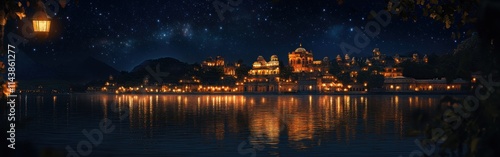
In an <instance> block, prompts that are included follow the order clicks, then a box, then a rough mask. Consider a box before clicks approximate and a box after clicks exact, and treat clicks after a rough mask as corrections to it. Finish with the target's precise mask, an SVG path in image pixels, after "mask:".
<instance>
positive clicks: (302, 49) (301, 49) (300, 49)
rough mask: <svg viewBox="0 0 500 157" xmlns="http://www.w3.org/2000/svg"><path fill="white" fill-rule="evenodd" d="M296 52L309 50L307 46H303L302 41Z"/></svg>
mask: <svg viewBox="0 0 500 157" xmlns="http://www.w3.org/2000/svg"><path fill="white" fill-rule="evenodd" d="M295 52H307V51H306V49H305V48H303V47H302V43H300V46H299V48H297V49H295Z"/></svg>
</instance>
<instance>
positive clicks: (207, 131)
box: [17, 94, 442, 157]
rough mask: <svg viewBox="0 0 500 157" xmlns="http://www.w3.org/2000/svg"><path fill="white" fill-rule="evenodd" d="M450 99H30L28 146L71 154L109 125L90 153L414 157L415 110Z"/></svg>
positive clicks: (23, 136)
mask: <svg viewBox="0 0 500 157" xmlns="http://www.w3.org/2000/svg"><path fill="white" fill-rule="evenodd" d="M441 97H442V96H422V95H419V96H409V95H408V96H395V95H385V96H381V95H373V96H367V95H351V96H342V95H313V96H309V95H295V96H292V95H280V96H278V95H250V96H243V95H234V96H233V95H104V94H102V95H99V94H73V95H56V96H54V95H51V96H36V95H23V96H22V99H21V102H20V103H21V106H20V109H18V111H17V113H18V114H20V116H21V117H22V118H24V119H27V120H22V121H21V122H18V123H24V124H25V126H24V127H22V128H19V131H18V132H19V133H18V141H29V142H30V143H32V145H34V149H35V150H37V151H39V152H43V151H45V150H46V149H52V150H55V151H60V153H63V152H64V153H66V151H65V147H66V146H70V147H71V148H72V149H74V150H77V145H78V143H79V142H81V141H88V139H87V137H86V136H85V135H84V134H83V133H82V130H84V129H85V130H86V131H89V132H90V131H91V130H93V129H99V122H100V121H101V120H103V119H105V118H107V119H109V120H110V122H111V123H107V124H109V125H110V127H111V126H112V127H114V130H112V132H110V133H107V134H106V133H104V134H103V136H102V137H103V138H102V141H101V142H99V143H98V146H92V150H91V151H87V152H90V153H91V154H90V155H89V156H242V157H243V156H247V157H248V156H251V155H253V154H255V155H256V156H394V157H396V156H399V155H404V156H408V154H409V153H410V152H411V151H412V150H414V149H417V146H416V145H415V144H414V143H413V140H415V138H416V137H408V136H406V135H405V134H406V132H407V131H408V129H409V128H411V127H412V125H411V122H412V120H411V115H412V113H413V112H415V111H417V110H423V111H424V112H428V113H431V112H432V110H433V109H434V105H436V104H437V103H438V102H439V100H440V99H441ZM115 108H116V110H114V109H115ZM105 131H106V130H105ZM107 131H111V130H107ZM98 137H99V136H94V138H97V139H98ZM82 148H83V149H82V151H86V150H87V147H82Z"/></svg>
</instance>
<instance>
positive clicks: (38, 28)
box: [33, 11, 50, 33]
mask: <svg viewBox="0 0 500 157" xmlns="http://www.w3.org/2000/svg"><path fill="white" fill-rule="evenodd" d="M33 30H34V31H35V32H36V33H48V32H49V31H50V17H49V16H48V15H47V14H46V13H45V12H44V11H39V12H37V13H35V15H34V16H33Z"/></svg>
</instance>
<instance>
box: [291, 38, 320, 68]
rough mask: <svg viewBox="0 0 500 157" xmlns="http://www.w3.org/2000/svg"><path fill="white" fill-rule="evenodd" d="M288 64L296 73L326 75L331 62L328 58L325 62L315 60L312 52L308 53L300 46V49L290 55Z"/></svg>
mask: <svg viewBox="0 0 500 157" xmlns="http://www.w3.org/2000/svg"><path fill="white" fill-rule="evenodd" d="M288 64H289V65H290V66H291V67H292V68H293V72H294V73H301V72H306V73H312V72H315V71H318V72H323V73H326V72H327V71H328V65H329V64H330V61H329V59H328V57H324V58H323V60H314V55H313V53H312V51H307V50H306V49H305V48H303V47H302V44H300V46H299V48H297V49H295V51H293V52H289V53H288Z"/></svg>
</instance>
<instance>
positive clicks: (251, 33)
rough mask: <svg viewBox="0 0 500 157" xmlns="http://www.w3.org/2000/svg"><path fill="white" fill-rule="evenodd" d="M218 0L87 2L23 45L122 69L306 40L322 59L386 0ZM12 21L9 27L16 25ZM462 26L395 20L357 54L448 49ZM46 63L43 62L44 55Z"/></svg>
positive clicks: (281, 48) (38, 54)
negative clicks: (223, 7) (219, 6)
mask: <svg viewBox="0 0 500 157" xmlns="http://www.w3.org/2000/svg"><path fill="white" fill-rule="evenodd" d="M214 1H220V2H224V3H226V2H227V0H191V1H188V0H184V1H182V0H179V1H177V0H175V1H174V0H169V1H164V0H147V1H131V0H120V1H118V0H111V1H80V2H79V3H78V5H76V4H75V3H74V1H71V2H70V4H69V5H68V6H67V7H66V8H65V9H62V10H60V11H59V12H58V14H57V15H56V16H55V17H53V26H52V32H51V34H50V36H49V37H48V38H46V39H32V40H31V41H30V42H29V43H28V44H27V45H26V46H24V47H22V48H21V49H22V50H23V51H24V52H25V53H26V54H27V55H28V56H30V57H32V59H33V60H44V61H52V62H58V61H62V60H69V59H72V58H81V57H85V56H92V57H95V58H97V59H99V60H101V61H104V62H105V63H107V64H109V65H111V66H113V67H115V68H116V69H118V70H127V71H128V70H131V69H132V68H133V67H134V66H136V65H137V64H139V63H141V62H142V61H144V60H146V59H153V58H160V57H174V58H177V59H179V60H182V61H185V62H189V63H194V62H201V61H202V60H203V59H205V58H207V57H208V56H216V55H221V56H223V57H224V58H226V60H228V61H236V60H238V59H240V58H241V59H243V60H244V61H245V62H246V63H250V62H253V61H254V60H255V59H256V58H257V56H258V55H262V56H264V57H265V58H269V57H270V56H271V55H272V54H277V55H278V56H279V59H280V60H282V61H284V62H285V63H286V60H287V53H288V52H290V51H293V50H295V49H296V48H297V47H298V46H299V43H300V42H302V44H303V46H304V47H305V48H306V49H308V50H312V51H313V52H314V54H315V58H316V59H321V58H323V57H324V56H328V57H330V58H333V57H335V56H336V55H337V54H341V53H342V51H341V49H340V48H339V44H340V43H342V42H345V43H348V44H351V45H354V42H353V41H354V36H355V35H356V32H355V31H354V28H356V27H358V28H361V29H364V26H365V25H366V24H367V23H368V22H370V21H373V19H369V13H370V11H371V10H373V11H376V12H378V11H380V10H383V9H385V7H386V5H387V2H386V1H385V0H377V1H372V0H347V1H346V2H345V3H344V4H342V5H339V4H338V3H337V1H333V0H325V1H306V0H303V1H299V0H286V1H284V0H273V1H271V0H255V1H250V0H242V1H241V3H240V4H238V5H237V6H236V5H233V6H231V7H233V9H234V10H233V11H232V12H230V11H226V12H225V13H224V14H223V17H224V18H225V19H224V20H222V21H221V20H220V18H219V16H218V13H217V12H216V9H215V8H214V6H213V2H214ZM15 29H16V28H15V26H14V27H13V26H12V24H11V25H10V27H8V28H7V29H6V31H7V32H8V31H16V30H15ZM452 30H453V31H457V30H456V29H454V28H451V29H444V24H442V23H438V22H434V21H433V20H430V19H428V17H418V19H417V21H416V22H414V21H413V20H412V21H402V20H401V19H400V18H398V17H396V16H392V20H391V23H390V24H389V25H388V26H387V27H382V28H381V33H380V34H379V35H378V36H376V37H375V38H370V39H371V42H370V44H369V45H368V46H366V47H365V48H364V49H362V53H361V54H357V55H356V56H368V55H371V50H372V49H373V48H375V47H378V48H380V50H381V51H382V52H383V53H386V54H388V55H393V54H396V53H398V54H403V55H405V54H407V53H408V52H412V51H417V52H420V53H426V54H430V53H438V54H442V53H447V52H450V51H452V50H453V48H455V47H456V45H457V42H460V40H459V41H455V40H453V39H451V32H452ZM41 62H43V61H41Z"/></svg>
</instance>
